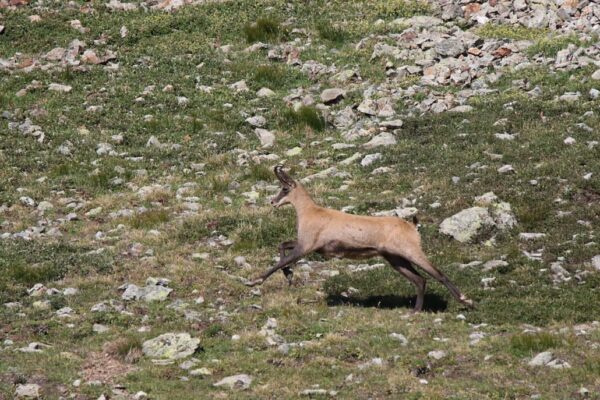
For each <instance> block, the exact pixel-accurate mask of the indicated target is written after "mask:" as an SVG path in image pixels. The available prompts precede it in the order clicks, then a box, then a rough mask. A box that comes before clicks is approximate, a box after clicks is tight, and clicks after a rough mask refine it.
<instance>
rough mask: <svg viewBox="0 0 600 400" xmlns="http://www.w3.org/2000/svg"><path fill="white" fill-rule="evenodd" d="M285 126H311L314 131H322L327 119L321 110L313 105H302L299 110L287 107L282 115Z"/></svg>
mask: <svg viewBox="0 0 600 400" xmlns="http://www.w3.org/2000/svg"><path fill="white" fill-rule="evenodd" d="M282 120H283V121H282V125H283V127H284V128H288V129H289V128H311V129H313V130H314V131H317V132H318V131H322V130H323V129H325V127H326V122H325V119H324V118H323V117H322V116H321V114H320V113H319V111H318V110H317V109H316V108H315V107H312V106H301V107H300V108H299V109H298V110H297V111H296V110H293V109H287V110H285V111H284V112H283V115H282Z"/></svg>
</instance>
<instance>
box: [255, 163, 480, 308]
mask: <svg viewBox="0 0 600 400" xmlns="http://www.w3.org/2000/svg"><path fill="white" fill-rule="evenodd" d="M275 174H276V175H277V177H278V178H279V180H280V182H281V184H282V190H281V192H280V193H279V194H278V195H277V196H276V197H275V198H274V199H273V200H272V201H271V204H272V205H273V206H275V207H280V206H282V205H284V204H291V205H292V206H294V208H295V209H296V216H297V220H296V229H297V231H298V240H297V241H295V242H284V243H282V244H281V245H280V248H279V250H280V255H281V258H280V261H279V263H278V264H277V265H276V266H275V267H273V268H271V269H270V270H268V271H266V272H265V273H264V274H263V275H261V277H260V278H258V279H256V280H254V281H250V282H247V285H248V286H254V285H257V284H260V283H262V282H264V281H265V279H267V278H268V277H269V276H270V275H271V274H273V273H274V272H276V271H277V270H279V269H283V271H284V273H285V276H286V277H287V278H288V280H289V282H290V283H291V279H292V276H293V274H292V271H291V269H290V267H289V265H290V264H293V263H294V262H296V261H297V260H299V259H300V258H301V257H303V256H305V255H306V254H309V253H312V252H318V253H320V254H323V255H324V256H326V257H338V258H368V257H375V256H382V257H384V258H385V259H386V260H387V261H388V262H389V263H390V264H391V265H392V267H393V268H394V269H396V270H397V271H398V272H400V273H401V274H402V275H403V276H405V277H406V278H407V279H408V280H409V281H411V282H412V283H413V284H414V285H415V287H416V289H417V301H416V304H415V311H420V310H421V308H422V306H423V298H424V292H425V278H423V277H422V276H421V275H420V274H419V273H418V272H417V271H416V270H415V269H414V268H413V267H412V264H415V265H417V266H419V267H420V268H422V269H423V270H424V271H425V272H427V273H428V274H429V275H431V276H432V277H434V278H435V279H436V280H438V281H439V282H441V283H443V284H444V285H445V286H446V287H447V288H448V290H450V293H452V295H453V296H454V297H455V298H456V299H457V300H458V301H460V302H461V303H463V304H465V305H469V306H472V304H473V303H472V301H471V300H469V299H468V298H467V297H466V296H465V295H463V294H462V293H460V291H459V290H458V289H457V288H456V286H454V284H452V282H450V280H449V279H448V277H446V275H444V274H443V273H442V272H441V271H439V270H438V269H437V268H435V267H434V266H433V265H432V264H431V263H430V262H429V260H428V259H427V257H426V256H425V254H424V253H423V250H422V249H421V238H420V235H419V232H418V231H417V228H416V225H417V223H418V222H417V220H416V218H415V219H414V220H413V223H409V222H406V221H404V220H402V219H400V218H396V217H371V216H363V215H352V214H346V213H343V212H341V211H337V210H332V209H329V208H324V207H321V206H318V205H317V204H316V203H315V202H314V201H313V199H312V198H311V197H310V195H309V194H308V192H307V191H306V189H304V187H303V186H302V185H300V184H299V183H298V182H296V181H294V180H293V179H292V178H290V177H289V176H288V175H287V174H286V173H285V172H284V171H283V169H282V167H281V166H276V167H275ZM286 250H291V253H290V254H288V255H286V252H285V251H286Z"/></svg>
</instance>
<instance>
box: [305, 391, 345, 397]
mask: <svg viewBox="0 0 600 400" xmlns="http://www.w3.org/2000/svg"><path fill="white" fill-rule="evenodd" d="M337 393H338V392H337V391H335V390H325V389H304V390H303V391H301V392H300V396H308V397H311V398H312V397H316V398H318V397H320V396H329V397H335V396H337Z"/></svg>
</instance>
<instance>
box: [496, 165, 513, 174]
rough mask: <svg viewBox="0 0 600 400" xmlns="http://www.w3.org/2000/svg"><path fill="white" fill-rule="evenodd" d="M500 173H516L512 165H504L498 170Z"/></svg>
mask: <svg viewBox="0 0 600 400" xmlns="http://www.w3.org/2000/svg"><path fill="white" fill-rule="evenodd" d="M498 172H499V173H501V174H507V173H509V172H515V169H514V168H513V166H512V165H510V164H506V165H503V166H501V167H500V168H498Z"/></svg>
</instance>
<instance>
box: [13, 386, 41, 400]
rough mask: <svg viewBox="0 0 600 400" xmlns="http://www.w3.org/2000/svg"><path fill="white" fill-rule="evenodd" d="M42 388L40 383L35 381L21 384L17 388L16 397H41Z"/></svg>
mask: <svg viewBox="0 0 600 400" xmlns="http://www.w3.org/2000/svg"><path fill="white" fill-rule="evenodd" d="M40 390H41V387H40V385H38V384H35V383H29V384H26V385H22V384H19V385H17V389H16V390H15V397H16V398H17V399H39V398H40V397H41V393H40Z"/></svg>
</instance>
